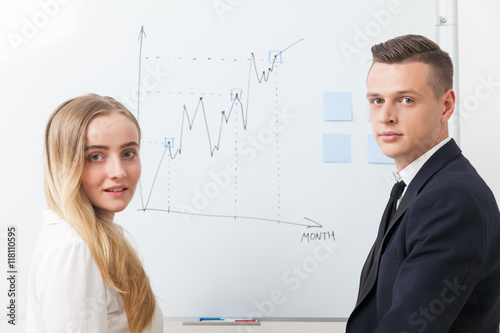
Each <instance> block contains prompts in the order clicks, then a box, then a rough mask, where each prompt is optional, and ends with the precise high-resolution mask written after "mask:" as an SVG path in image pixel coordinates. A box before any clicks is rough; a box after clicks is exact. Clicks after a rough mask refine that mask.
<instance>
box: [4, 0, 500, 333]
mask: <svg viewBox="0 0 500 333" xmlns="http://www.w3.org/2000/svg"><path fill="white" fill-rule="evenodd" d="M458 2H459V18H458V19H459V64H458V66H459V69H460V94H459V101H460V103H461V106H462V107H461V111H462V115H461V117H460V121H461V147H462V149H463V151H464V154H465V155H466V157H468V158H469V159H470V161H471V162H472V163H473V165H474V166H475V167H476V168H477V170H478V171H479V173H480V174H481V175H482V176H483V178H484V179H485V180H486V182H487V183H488V184H489V185H490V187H491V188H492V190H493V192H494V194H495V196H496V197H497V198H500V176H499V171H498V170H499V164H500V153H499V149H498V146H499V144H500V135H499V131H498V127H499V125H500V106H499V105H500V64H499V62H498V61H499V59H498V55H499V54H500V46H499V45H498V43H497V40H498V33H499V32H500V21H499V20H498V18H497V15H498V13H499V12H500V2H498V1H497V0H475V1H467V0H459V1H458ZM2 38H4V36H2ZM325 38H327V36H325ZM2 65H3V66H5V65H7V64H2ZM25 74H27V77H26V81H29V80H30V78H29V69H28V71H27V72H26V73H25ZM488 82H489V83H488ZM19 89H22V87H19ZM26 97H27V98H29V91H26ZM7 111H8V110H1V112H2V115H4V112H7ZM39 134H41V133H36V138H40V137H41V136H40V135H39ZM32 141H38V139H36V140H35V139H32ZM2 144H3V145H6V144H7V145H8V144H9V142H3V143H2ZM12 158H14V156H5V155H4V156H3V157H2V163H6V162H5V161H6V160H9V159H12ZM26 172H29V169H27V170H26ZM1 177H8V175H5V174H4V175H1ZM23 241H31V240H30V239H27V238H24V239H23ZM2 267H3V265H2ZM353 278H357V277H353ZM333 301H334V300H332V302H333ZM2 308H4V307H3V306H2ZM0 316H3V315H2V314H1V313H0ZM3 319H4V318H2V320H3ZM344 330H345V324H344V323H303V322H292V323H284V322H264V323H262V326H260V327H254V328H253V330H252V332H256V333H268V332H269V333H270V332H287V333H299V332H311V333H320V332H329V333H338V332H344ZM0 331H2V332H24V327H23V320H22V318H19V321H18V326H16V327H12V326H10V325H7V324H6V323H5V321H1V322H0ZM165 332H186V333H188V332H189V333H194V332H207V333H208V332H218V333H220V332H237V328H236V327H220V326H219V327H212V328H207V327H199V326H183V325H182V323H181V322H180V321H171V320H169V321H166V329H165Z"/></svg>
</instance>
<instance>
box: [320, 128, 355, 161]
mask: <svg viewBox="0 0 500 333" xmlns="http://www.w3.org/2000/svg"><path fill="white" fill-rule="evenodd" d="M349 162H351V135H350V134H323V163H349Z"/></svg>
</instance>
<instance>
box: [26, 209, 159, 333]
mask: <svg viewBox="0 0 500 333" xmlns="http://www.w3.org/2000/svg"><path fill="white" fill-rule="evenodd" d="M42 213H43V217H44V221H45V222H44V224H43V225H42V229H41V231H40V235H39V238H38V242H37V245H36V248H35V253H34V256H33V261H32V263H31V268H30V274H29V281H28V307H27V313H26V331H27V332H30V333H36V332H51V333H52V332H82V333H83V332H89V333H90V332H92V333H97V332H99V333H100V332H117V333H129V332H130V330H129V328H128V323H127V315H126V312H125V308H124V305H123V301H122V297H121V295H120V294H119V293H118V292H117V291H116V290H114V289H113V288H111V287H109V286H108V285H107V283H106V282H105V281H104V280H103V278H102V275H101V271H100V270H99V267H98V266H97V263H96V262H95V260H94V258H93V257H92V254H91V253H90V250H89V248H88V246H87V244H85V242H84V241H83V240H82V238H81V237H80V236H79V235H78V233H77V232H76V231H75V230H74V229H73V228H72V227H71V225H70V224H69V223H68V222H67V221H65V220H63V219H61V218H60V217H59V216H58V215H57V214H55V213H54V212H52V211H51V210H44V211H43V212H42ZM144 332H151V333H161V332H163V314H162V312H161V309H160V307H159V306H158V305H156V312H155V315H154V318H153V321H152V323H151V325H150V327H149V328H148V329H147V330H145V331H144Z"/></svg>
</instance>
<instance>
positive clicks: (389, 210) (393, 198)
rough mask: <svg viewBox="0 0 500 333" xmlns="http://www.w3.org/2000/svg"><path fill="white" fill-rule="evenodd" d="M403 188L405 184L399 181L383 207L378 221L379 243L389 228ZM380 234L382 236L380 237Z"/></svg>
mask: <svg viewBox="0 0 500 333" xmlns="http://www.w3.org/2000/svg"><path fill="white" fill-rule="evenodd" d="M405 186H406V184H405V182H404V181H399V182H397V183H396V184H394V186H393V187H392V190H391V194H390V197H389V202H387V206H385V210H384V214H383V215H382V220H381V221H380V229H379V236H381V238H380V242H382V238H383V237H384V234H385V231H386V230H387V227H388V226H389V222H390V221H391V217H392V216H393V215H394V213H396V207H397V204H398V200H399V198H401V194H403V191H404V189H405ZM381 232H382V235H380V233H381ZM378 238H379V237H377V241H379V239H378Z"/></svg>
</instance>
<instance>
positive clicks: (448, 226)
mask: <svg viewBox="0 0 500 333" xmlns="http://www.w3.org/2000/svg"><path fill="white" fill-rule="evenodd" d="M372 53H373V64H372V67H371V68H370V71H369V73H368V77H367V81H366V85H367V98H368V101H369V103H370V119H371V124H372V129H373V133H374V135H375V137H376V140H377V143H378V145H379V146H380V149H381V150H382V152H383V153H384V154H385V155H387V156H389V157H391V158H392V159H394V162H395V164H396V170H395V172H394V174H395V177H396V181H398V182H401V181H403V182H404V183H402V182H401V183H398V185H396V186H395V187H394V189H393V191H392V192H391V195H392V196H393V197H394V199H392V200H393V204H394V205H395V206H394V208H391V207H389V206H390V205H391V203H390V204H388V207H387V208H386V212H384V217H383V219H382V222H381V225H380V230H379V234H378V237H377V240H376V241H375V244H374V246H373V248H372V250H371V252H370V254H369V255H368V259H367V261H366V263H365V265H364V267H363V270H362V273H361V282H360V289H359V295H358V300H357V303H356V306H355V308H354V310H353V312H352V314H351V316H350V318H349V320H348V322H347V332H348V333H365V332H370V333H373V332H377V333H402V332H408V333H410V332H419V333H423V332H425V333H446V332H450V333H456V332H457V333H458V332H464V333H465V332H466V333H494V332H498V327H499V321H500V214H499V211H498V206H497V204H496V201H495V198H494V197H493V194H492V193H491V191H490V189H489V188H488V186H487V185H486V184H485V183H484V181H483V180H482V179H481V177H480V176H479V175H478V174H477V172H476V171H475V169H474V168H473V167H472V165H471V164H470V163H469V161H468V160H467V159H466V158H465V157H464V156H463V155H462V153H461V150H460V149H459V148H458V146H457V145H456V143H455V141H454V140H453V139H451V138H449V137H448V125H447V121H448V120H449V119H450V117H451V115H452V113H453V110H454V105H455V93H454V92H453V90H452V83H453V80H452V78H453V65H452V62H451V59H450V57H449V56H448V54H447V53H446V52H444V51H442V50H441V49H440V48H439V46H438V45H437V44H435V43H434V42H432V41H430V40H429V39H427V38H425V37H423V36H416V35H407V36H401V37H397V38H394V39H392V40H389V41H387V42H385V43H381V44H378V45H375V46H374V47H372ZM401 192H403V196H402V198H401V199H398V195H399V194H401ZM396 207H397V210H396V211H395V212H394V211H393V210H394V209H396ZM391 210H392V212H391Z"/></svg>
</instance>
